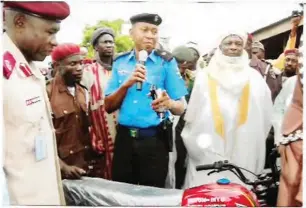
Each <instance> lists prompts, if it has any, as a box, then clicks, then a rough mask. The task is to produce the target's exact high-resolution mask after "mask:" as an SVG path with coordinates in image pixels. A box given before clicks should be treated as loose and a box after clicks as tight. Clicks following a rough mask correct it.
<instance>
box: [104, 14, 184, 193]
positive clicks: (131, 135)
mask: <svg viewBox="0 0 306 208" xmlns="http://www.w3.org/2000/svg"><path fill="white" fill-rule="evenodd" d="M130 21H131V23H132V28H131V30H130V35H131V37H132V39H133V41H134V43H135V48H134V50H132V51H130V52H128V53H124V54H121V55H119V56H118V57H117V58H116V59H115V60H114V63H113V72H112V77H111V79H110V80H109V82H108V84H107V88H106V91H105V96H106V98H105V109H106V111H107V112H108V113H111V112H114V111H115V110H118V109H119V118H118V129H117V136H116V141H115V147H114V157H113V168H112V171H113V174H112V176H113V180H114V181H120V182H126V183H131V184H139V185H146V186H155V187H164V186H165V179H166V176H167V173H168V161H169V154H168V153H169V151H171V150H170V149H171V147H170V148H169V145H167V144H168V143H167V140H168V139H169V138H170V137H172V135H170V134H168V135H167V133H166V134H165V131H164V130H165V128H163V127H165V126H164V124H165V123H168V122H165V121H166V120H168V118H169V115H170V113H171V114H173V115H181V114H183V113H184V111H185V109H186V101H185V98H184V96H185V95H186V94H187V90H186V87H185V85H184V81H183V79H182V77H181V75H180V72H179V69H178V65H177V62H176V61H175V59H174V58H173V57H172V56H171V54H170V53H169V52H167V51H163V50H158V49H155V46H156V42H157V40H158V25H160V24H161V22H162V19H161V17H160V16H159V15H157V14H147V13H145V14H139V15H136V16H133V17H131V18H130ZM141 50H146V51H147V52H148V58H147V60H146V61H145V64H144V65H141V64H139V62H138V60H139V59H138V58H139V57H138V56H139V51H141ZM137 82H141V83H142V89H141V90H140V91H139V90H137V88H136V83H137ZM152 86H155V87H156V88H158V89H162V90H163V91H162V95H161V96H160V97H159V98H157V99H155V100H153V99H152V98H151V97H150V96H148V95H149V94H150V90H151V89H152ZM161 108H163V109H166V110H167V111H166V113H165V118H164V120H163V121H161V120H160V117H159V114H158V113H157V111H158V109H161ZM169 112H170V113H169ZM170 128H171V127H167V129H168V131H166V132H172V129H171V130H170ZM162 132H164V133H162ZM167 137H168V138H167ZM171 140H172V138H171Z"/></svg>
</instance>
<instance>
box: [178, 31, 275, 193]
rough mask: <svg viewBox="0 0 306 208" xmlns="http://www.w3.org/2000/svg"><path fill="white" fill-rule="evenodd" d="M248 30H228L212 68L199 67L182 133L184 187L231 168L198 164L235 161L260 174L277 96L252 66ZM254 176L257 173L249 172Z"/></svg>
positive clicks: (212, 179)
mask: <svg viewBox="0 0 306 208" xmlns="http://www.w3.org/2000/svg"><path fill="white" fill-rule="evenodd" d="M245 44H246V34H244V33H243V34H240V33H237V32H233V33H229V34H226V35H224V36H223V37H222V39H221V40H220V42H219V47H218V49H217V50H216V52H215V55H214V56H213V57H212V59H211V61H210V63H209V65H208V66H207V68H206V70H201V71H198V74H197V76H196V80H195V84H194V88H193V91H192V94H191V98H190V101H189V104H188V108H187V112H186V116H185V121H186V124H185V127H184V130H183V132H182V137H183V140H184V143H185V146H186V149H187V152H188V155H189V159H188V167H187V174H186V179H185V184H184V188H188V187H194V186H198V185H202V184H207V183H214V182H216V181H217V180H218V179H220V178H223V177H226V178H228V179H230V180H231V181H232V182H236V183H241V184H242V182H241V181H240V180H239V179H238V178H237V177H236V176H235V175H234V174H233V173H232V172H230V171H224V172H220V173H214V174H212V175H209V176H208V175H207V173H208V172H210V171H211V170H207V171H199V172H197V171H196V166H198V165H204V164H212V163H214V162H217V161H220V160H229V162H230V163H233V164H235V165H237V166H239V167H242V168H245V169H247V170H249V171H251V172H253V173H255V174H260V173H261V172H262V171H263V169H264V164H265V148H266V147H265V140H266V138H267V135H268V133H269V131H270V128H271V114H272V99H271V92H270V90H269V87H268V86H267V84H266V83H265V80H264V79H263V78H262V77H261V75H260V74H259V73H258V72H257V71H256V70H254V69H252V68H250V67H249V60H248V55H247V53H246V51H244V50H243V48H244V46H245ZM244 173H245V175H246V176H247V177H248V178H250V179H252V174H249V173H248V172H246V171H244Z"/></svg>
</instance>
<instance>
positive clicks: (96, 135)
mask: <svg viewBox="0 0 306 208" xmlns="http://www.w3.org/2000/svg"><path fill="white" fill-rule="evenodd" d="M91 44H92V46H93V47H94V49H95V62H94V63H92V64H91V65H89V66H87V67H86V68H85V72H86V73H87V75H92V76H93V82H92V85H90V86H87V87H88V89H89V91H90V96H91V97H90V101H91V103H90V109H91V117H92V129H91V139H92V144H93V148H94V150H95V151H96V152H97V153H99V154H104V159H105V161H104V171H103V173H102V174H101V177H103V178H105V179H111V177H112V174H111V167H112V160H113V159H112V157H113V148H114V141H115V136H116V125H117V112H113V113H110V114H108V113H107V112H106V111H105V106H104V98H105V96H104V91H105V88H106V83H107V82H108V80H109V79H110V76H111V74H112V63H113V56H114V47H115V33H114V31H113V30H112V29H111V28H99V29H97V30H96V31H94V33H93V36H92V40H91ZM86 79H88V76H86V77H85V76H84V79H83V81H84V80H86Z"/></svg>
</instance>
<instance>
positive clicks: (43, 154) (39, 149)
mask: <svg viewBox="0 0 306 208" xmlns="http://www.w3.org/2000/svg"><path fill="white" fill-rule="evenodd" d="M35 157H36V161H41V160H44V159H46V158H47V142H46V138H45V136H43V135H37V136H36V137H35Z"/></svg>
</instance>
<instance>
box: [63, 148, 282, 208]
mask: <svg viewBox="0 0 306 208" xmlns="http://www.w3.org/2000/svg"><path fill="white" fill-rule="evenodd" d="M277 157H278V153H277V150H276V149H275V150H274V151H273V152H272V153H271V155H270V157H269V161H270V167H271V172H270V173H265V174H261V175H259V176H257V177H256V179H255V180H249V179H247V178H246V177H245V175H244V174H243V172H242V171H241V170H245V169H243V168H240V167H237V166H236V165H234V164H231V163H229V162H228V161H219V162H215V163H214V164H209V165H200V166H198V167H197V168H196V169H197V171H201V170H212V171H211V172H210V173H209V174H213V173H216V172H222V171H232V172H233V173H234V174H235V175H236V176H237V177H238V178H239V179H240V180H241V181H242V182H243V183H244V184H246V185H250V186H251V187H252V189H251V190H248V189H247V188H246V187H245V186H242V185H239V184H236V183H231V181H230V180H229V179H226V178H221V179H219V180H218V181H216V183H212V184H205V185H201V186H198V187H192V188H189V189H186V190H178V189H163V188H155V187H148V186H140V185H132V184H126V183H120V182H115V181H108V180H104V179H101V178H87V177H84V178H83V179H82V180H64V181H63V186H64V192H65V198H66V203H67V205H69V206H201V207H206V206H208V207H215V206H223V207H258V206H263V207H264V206H269V207H275V206H276V198H277V192H278V184H279V183H278V181H279V170H278V168H277V166H276V158H277Z"/></svg>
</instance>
